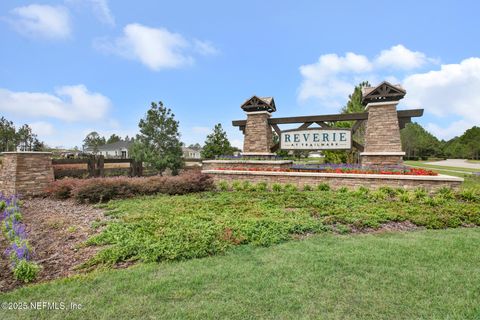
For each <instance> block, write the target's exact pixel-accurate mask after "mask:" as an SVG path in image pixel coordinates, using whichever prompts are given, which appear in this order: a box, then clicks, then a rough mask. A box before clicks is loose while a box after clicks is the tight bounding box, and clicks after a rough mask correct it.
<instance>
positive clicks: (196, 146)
mask: <svg viewBox="0 0 480 320" xmlns="http://www.w3.org/2000/svg"><path fill="white" fill-rule="evenodd" d="M188 147H189V148H190V149H193V150H200V149H202V146H201V145H200V143H195V144H191V145H189V146H188Z"/></svg>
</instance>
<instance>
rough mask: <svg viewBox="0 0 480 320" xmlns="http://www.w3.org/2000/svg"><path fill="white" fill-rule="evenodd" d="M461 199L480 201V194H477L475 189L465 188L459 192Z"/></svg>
mask: <svg viewBox="0 0 480 320" xmlns="http://www.w3.org/2000/svg"><path fill="white" fill-rule="evenodd" d="M459 197H460V199H462V200H464V201H469V202H480V196H478V195H477V193H476V192H475V190H474V189H463V190H462V191H460V194H459Z"/></svg>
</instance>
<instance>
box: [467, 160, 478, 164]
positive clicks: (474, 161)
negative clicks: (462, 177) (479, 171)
mask: <svg viewBox="0 0 480 320" xmlns="http://www.w3.org/2000/svg"><path fill="white" fill-rule="evenodd" d="M467 162H470V163H480V160H467Z"/></svg>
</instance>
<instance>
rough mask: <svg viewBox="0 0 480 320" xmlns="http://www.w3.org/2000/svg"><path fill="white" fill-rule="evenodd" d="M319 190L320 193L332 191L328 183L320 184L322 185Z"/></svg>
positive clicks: (318, 187)
mask: <svg viewBox="0 0 480 320" xmlns="http://www.w3.org/2000/svg"><path fill="white" fill-rule="evenodd" d="M317 190H319V191H329V190H330V186H329V185H328V184H327V183H320V184H319V185H318V186H317Z"/></svg>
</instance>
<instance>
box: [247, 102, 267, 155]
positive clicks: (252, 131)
mask: <svg viewBox="0 0 480 320" xmlns="http://www.w3.org/2000/svg"><path fill="white" fill-rule="evenodd" d="M270 116H271V114H270V113H269V112H268V111H252V112H247V124H246V126H245V137H244V140H243V153H242V155H243V156H248V157H272V156H274V155H275V154H274V153H271V151H270V149H271V147H272V146H273V133H272V128H271V126H270V124H269V123H268V119H269V118H270Z"/></svg>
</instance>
